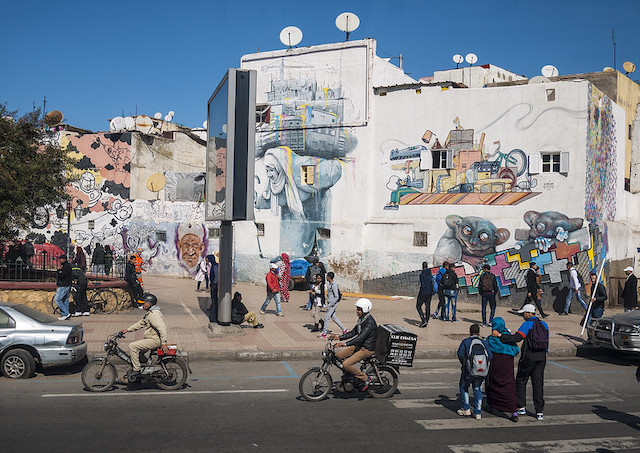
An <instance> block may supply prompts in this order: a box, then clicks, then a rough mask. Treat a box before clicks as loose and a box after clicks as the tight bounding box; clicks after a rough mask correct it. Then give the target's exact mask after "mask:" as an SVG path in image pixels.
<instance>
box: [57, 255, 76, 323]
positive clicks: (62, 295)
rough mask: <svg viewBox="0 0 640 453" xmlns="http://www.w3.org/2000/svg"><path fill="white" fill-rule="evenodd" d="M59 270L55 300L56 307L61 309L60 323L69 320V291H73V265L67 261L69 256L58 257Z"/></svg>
mask: <svg viewBox="0 0 640 453" xmlns="http://www.w3.org/2000/svg"><path fill="white" fill-rule="evenodd" d="M58 264H59V266H60V267H59V268H58V271H57V275H56V277H57V279H56V286H57V287H58V289H56V295H55V296H54V299H55V301H56V305H57V306H58V308H60V317H59V318H58V319H59V320H60V321H64V320H66V319H69V317H70V316H71V315H70V314H69V291H70V290H71V278H72V276H71V264H69V262H68V261H67V255H60V256H59V257H58Z"/></svg>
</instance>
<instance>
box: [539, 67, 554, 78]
mask: <svg viewBox="0 0 640 453" xmlns="http://www.w3.org/2000/svg"><path fill="white" fill-rule="evenodd" d="M540 72H541V73H542V75H543V76H545V77H556V76H557V75H558V74H559V72H558V68H556V67H555V66H554V65H552V64H547V65H544V66H543V67H542V70H541V71H540Z"/></svg>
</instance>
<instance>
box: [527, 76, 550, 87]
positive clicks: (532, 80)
mask: <svg viewBox="0 0 640 453" xmlns="http://www.w3.org/2000/svg"><path fill="white" fill-rule="evenodd" d="M547 82H551V80H549V78H548V77H545V76H541V75H539V76H535V77H531V78H530V79H529V81H528V82H527V85H535V84H536V83H547Z"/></svg>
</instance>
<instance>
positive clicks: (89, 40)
mask: <svg viewBox="0 0 640 453" xmlns="http://www.w3.org/2000/svg"><path fill="white" fill-rule="evenodd" d="M1 11H2V12H1V13H0V30H2V35H3V37H2V40H1V41H0V102H3V103H7V104H8V107H9V108H10V109H13V110H18V111H19V112H21V113H24V112H26V111H28V110H30V109H31V106H32V105H33V104H36V105H42V99H43V97H44V96H46V98H47V110H54V109H57V110H61V111H62V112H63V113H64V115H65V122H67V123H69V124H73V125H75V126H78V127H82V128H86V129H91V130H107V129H108V126H109V124H108V121H107V120H108V119H109V118H112V117H114V116H118V115H122V113H123V112H124V114H125V115H131V114H135V113H136V109H137V112H138V114H147V115H153V114H154V113H155V112H157V111H160V112H162V113H163V114H166V113H167V112H168V111H169V110H173V111H175V117H174V120H175V121H176V122H178V123H180V124H183V125H185V126H189V127H198V126H200V125H201V124H202V121H204V119H205V114H206V103H207V99H208V98H209V96H210V95H211V93H212V91H213V90H214V88H215V87H216V86H217V83H218V82H219V80H220V78H221V77H222V75H223V74H224V72H225V70H226V68H229V67H238V66H239V64H240V57H241V56H242V55H243V54H246V53H253V52H257V51H258V50H260V51H266V50H275V49H281V48H283V45H282V44H281V43H280V41H279V38H278V36H279V33H280V30H281V29H282V28H284V27H285V26H287V25H296V26H297V27H299V28H300V29H302V32H303V34H304V37H303V39H302V42H301V43H300V46H310V45H316V44H325V43H331V42H338V41H342V40H344V34H343V33H342V32H340V31H339V30H338V29H337V28H336V27H335V25H334V20H335V17H336V16H337V15H338V14H339V13H341V12H344V11H351V12H354V13H356V14H358V16H359V17H360V20H361V24H360V28H359V29H358V30H356V31H355V32H353V33H352V37H351V39H362V38H375V39H376V40H377V42H378V55H380V56H382V57H390V56H398V55H400V54H402V55H403V57H404V69H405V71H406V72H407V73H410V74H411V76H412V77H414V78H419V77H422V76H429V75H432V74H433V71H435V70H440V69H447V68H451V67H455V65H454V63H453V62H452V60H451V57H452V55H453V54H455V53H460V54H462V55H466V54H467V53H469V52H474V53H476V54H477V55H478V58H479V59H478V64H486V63H492V64H495V65H498V66H501V67H503V68H506V69H510V70H512V71H514V72H516V73H519V74H523V75H526V76H528V77H532V76H535V75H538V74H539V73H540V68H541V67H542V66H543V65H545V64H553V65H555V66H557V67H558V69H559V71H560V74H575V73H580V72H591V71H600V70H602V68H603V67H605V66H613V50H612V42H611V30H612V29H613V28H615V32H616V42H617V62H618V69H619V70H621V71H622V63H623V62H624V61H626V60H631V61H634V62H635V63H636V64H637V65H638V66H639V67H640V33H638V25H637V24H638V18H639V17H640V0H598V1H596V0H530V1H519V0H511V1H494V0H486V1H484V2H480V1H477V0H476V1H468V0H457V1H455V2H453V1H431V2H426V1H406V0H395V1H389V0H385V1H379V0H370V1H332V0H328V1H323V2H306V3H305V2H302V3H299V2H265V1H260V2H258V1H253V0H247V1H235V2H226V1H225V2H218V1H189V0H186V1H183V2H175V1H171V2H169V1H163V0H156V1H147V2H144V1H143V2H135V1H120V0H107V1H95V0H93V1H91V0H84V1H65V0H62V1H60V2H52V1H47V2H42V1H38V0H36V1H31V2H21V1H13V2H8V1H5V2H3V6H2V9H1ZM396 62H397V60H396ZM631 77H632V78H633V79H634V80H638V79H640V69H639V70H638V71H637V72H636V73H634V74H632V76H631Z"/></svg>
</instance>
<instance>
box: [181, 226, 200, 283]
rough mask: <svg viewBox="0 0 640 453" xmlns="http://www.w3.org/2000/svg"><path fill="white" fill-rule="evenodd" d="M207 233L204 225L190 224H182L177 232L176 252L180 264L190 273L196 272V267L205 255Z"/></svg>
mask: <svg viewBox="0 0 640 453" xmlns="http://www.w3.org/2000/svg"><path fill="white" fill-rule="evenodd" d="M204 239H205V233H204V227H203V226H202V225H192V224H190V223H188V224H187V223H183V224H180V225H179V226H178V228H177V231H176V251H177V255H178V262H179V263H180V265H181V266H182V267H185V268H186V269H187V270H188V271H189V273H192V272H194V271H195V270H196V269H195V268H196V266H197V265H198V263H199V262H200V260H201V258H202V256H203V255H204V252H205V249H206V246H205V243H204Z"/></svg>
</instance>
